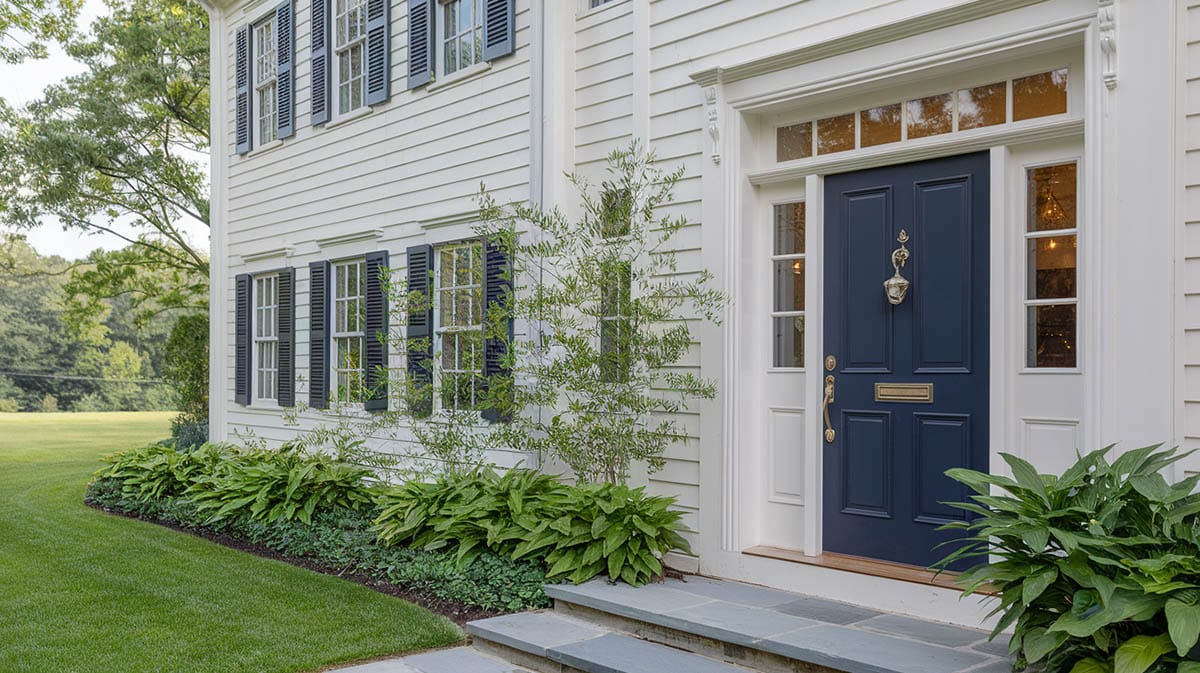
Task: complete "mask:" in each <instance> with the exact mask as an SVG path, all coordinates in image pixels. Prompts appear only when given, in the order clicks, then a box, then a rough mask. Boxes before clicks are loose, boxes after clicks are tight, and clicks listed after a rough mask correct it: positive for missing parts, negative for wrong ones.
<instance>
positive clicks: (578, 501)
mask: <svg viewBox="0 0 1200 673" xmlns="http://www.w3.org/2000/svg"><path fill="white" fill-rule="evenodd" d="M673 503H674V500H673V499H671V498H663V497H656V496H648V495H646V494H645V492H644V490H643V489H640V488H639V489H631V488H629V487H627V486H621V485H614V484H589V485H580V486H569V485H566V484H562V483H560V482H558V481H557V480H555V479H554V478H553V477H550V476H547V475H544V474H539V473H536V472H532V471H530V470H517V469H514V470H509V471H508V472H506V473H505V474H504V475H497V474H496V473H495V472H493V471H491V470H488V469H481V470H477V471H474V472H469V473H465V474H450V475H444V476H442V477H440V478H438V479H436V480H434V481H431V482H410V483H408V484H406V485H404V486H402V487H398V488H395V489H391V490H390V491H388V492H386V493H385V494H384V495H383V496H382V497H381V499H380V509H381V512H380V515H379V517H378V518H377V519H376V521H375V523H376V527H377V530H378V531H379V536H380V539H382V540H384V541H385V542H388V543H392V544H395V543H405V544H410V545H412V546H415V547H419V548H423V549H441V548H451V549H453V550H454V553H455V556H456V558H457V559H458V560H459V562H460V563H465V562H469V561H470V560H472V559H474V558H475V557H476V556H477V555H479V554H481V553H483V552H484V551H485V550H486V551H489V552H492V553H494V554H498V555H500V556H503V557H506V558H511V559H514V560H520V559H534V560H539V561H541V562H543V563H544V564H545V565H546V568H547V571H546V574H547V577H549V578H550V579H552V580H553V579H567V580H569V581H571V582H575V583H579V582H583V581H585V580H588V579H590V578H592V577H595V576H596V575H598V574H600V573H603V572H607V573H608V575H609V577H611V578H613V579H621V580H624V581H625V582H627V583H629V584H632V585H634V586H639V585H642V584H645V583H646V582H649V581H650V580H652V579H654V578H655V577H658V576H659V575H661V574H662V570H663V568H662V561H661V559H662V556H663V554H665V553H666V552H667V551H669V550H671V549H681V550H684V551H689V547H688V544H687V541H686V540H684V539H683V537H682V536H681V535H680V532H682V531H684V530H686V528H685V527H684V525H683V522H682V521H681V516H682V515H681V513H680V512H678V511H675V510H672V509H671V508H670V506H671V505H672V504H673Z"/></svg>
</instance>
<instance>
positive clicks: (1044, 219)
mask: <svg viewBox="0 0 1200 673" xmlns="http://www.w3.org/2000/svg"><path fill="white" fill-rule="evenodd" d="M1025 180H1026V204H1025V205H1026V207H1025V213H1026V217H1025V232H1024V238H1025V252H1026V254H1025V299H1024V302H1025V321H1026V323H1025V325H1026V343H1025V351H1026V356H1025V365H1026V366H1027V367H1029V368H1034V369H1075V368H1076V367H1078V366H1079V354H1078V351H1079V348H1078V346H1079V333H1078V331H1079V285H1078V283H1079V265H1078V243H1079V222H1078V219H1077V215H1078V195H1079V170H1078V163H1077V162H1076V161H1065V162H1059V163H1055V164H1049V165H1041V166H1031V167H1027V168H1026V169H1025Z"/></svg>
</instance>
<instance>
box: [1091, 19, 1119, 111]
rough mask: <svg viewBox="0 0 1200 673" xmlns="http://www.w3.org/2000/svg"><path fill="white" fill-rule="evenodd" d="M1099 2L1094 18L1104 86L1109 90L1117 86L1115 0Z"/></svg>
mask: <svg viewBox="0 0 1200 673" xmlns="http://www.w3.org/2000/svg"><path fill="white" fill-rule="evenodd" d="M1099 3H1100V7H1099V10H1098V11H1097V13H1096V19H1097V23H1098V25H1099V29H1100V54H1101V57H1102V58H1103V64H1102V73H1103V74H1102V76H1103V78H1104V86H1106V87H1108V89H1109V90H1110V91H1111V90H1112V89H1115V88H1116V87H1117V3H1116V0H1099Z"/></svg>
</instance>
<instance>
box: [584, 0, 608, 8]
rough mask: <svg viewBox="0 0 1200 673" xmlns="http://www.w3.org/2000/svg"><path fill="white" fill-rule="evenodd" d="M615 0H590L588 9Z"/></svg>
mask: <svg viewBox="0 0 1200 673" xmlns="http://www.w3.org/2000/svg"><path fill="white" fill-rule="evenodd" d="M612 1H613V0H588V9H596V8H597V7H599V6H600V5H607V4H608V3H610V2H612Z"/></svg>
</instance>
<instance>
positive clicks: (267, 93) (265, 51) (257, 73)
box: [253, 16, 279, 147]
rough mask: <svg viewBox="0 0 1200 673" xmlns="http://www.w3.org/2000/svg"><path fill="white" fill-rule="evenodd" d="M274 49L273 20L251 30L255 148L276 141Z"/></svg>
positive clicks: (275, 67)
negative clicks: (252, 31)
mask: <svg viewBox="0 0 1200 673" xmlns="http://www.w3.org/2000/svg"><path fill="white" fill-rule="evenodd" d="M276 48H277V45H276V43H275V19H274V17H273V16H272V17H270V18H267V19H265V20H264V21H263V22H262V23H259V24H258V25H256V26H254V53H253V55H254V113H255V114H254V116H255V129H254V130H255V135H256V136H257V137H256V138H255V140H256V141H257V145H258V147H262V146H263V145H265V144H267V143H269V142H271V141H273V140H275V139H276V138H278V137H279V115H278V114H277V113H278V109H277V107H276V104H277V101H278V96H277V91H278V88H279V82H278V76H279V64H278V60H279V57H278V54H277V52H276Z"/></svg>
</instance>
